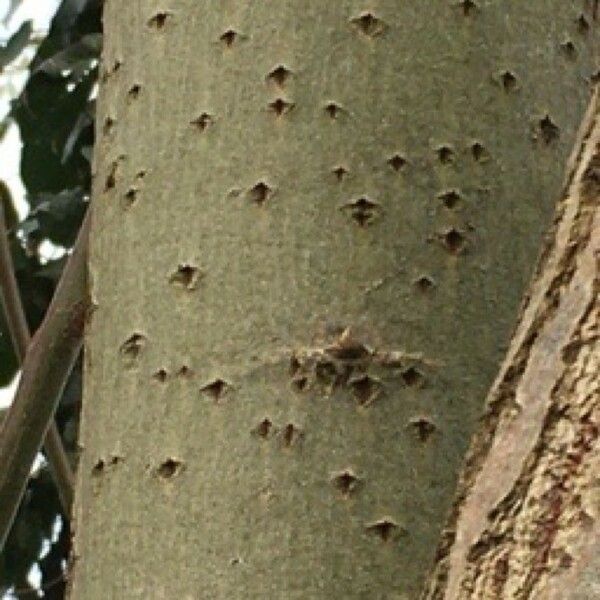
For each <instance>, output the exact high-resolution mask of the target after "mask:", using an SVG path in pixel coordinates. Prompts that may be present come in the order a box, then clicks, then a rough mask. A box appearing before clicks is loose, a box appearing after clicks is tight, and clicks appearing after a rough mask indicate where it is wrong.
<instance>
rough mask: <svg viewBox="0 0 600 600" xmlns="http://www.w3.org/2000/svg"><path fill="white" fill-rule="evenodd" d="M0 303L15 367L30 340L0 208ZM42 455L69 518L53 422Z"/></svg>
mask: <svg viewBox="0 0 600 600" xmlns="http://www.w3.org/2000/svg"><path fill="white" fill-rule="evenodd" d="M0 299H1V300H2V306H3V308H4V314H5V317H6V323H7V326H8V330H9V332H10V337H11V339H12V342H13V346H14V348H15V354H16V355H17V359H18V361H19V364H22V363H23V361H24V360H25V355H26V354H27V347H28V346H29V342H30V339H31V336H30V334H29V327H28V325H27V320H26V318H25V311H24V310H23V304H22V303H21V298H20V296H19V289H18V287H17V279H16V277H15V272H14V268H13V264H12V258H11V255H10V247H9V245H8V237H7V231H6V223H5V219H4V211H3V210H2V207H1V206H0ZM44 451H45V452H46V455H47V457H48V462H49V464H50V470H51V472H52V476H53V478H54V481H55V483H56V487H57V489H58V496H59V498H60V503H61V506H62V509H63V512H64V514H65V515H67V516H68V515H69V513H70V511H71V504H72V502H73V479H74V478H73V471H72V469H71V465H70V464H69V459H68V457H67V454H66V452H65V450H64V448H63V444H62V441H61V439H60V434H59V433H58V428H57V427H56V423H55V422H54V419H53V420H52V422H51V423H50V427H49V429H48V433H47V434H46V439H45V440H44Z"/></svg>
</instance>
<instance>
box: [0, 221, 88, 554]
mask: <svg viewBox="0 0 600 600" xmlns="http://www.w3.org/2000/svg"><path fill="white" fill-rule="evenodd" d="M88 229H89V218H87V217H86V218H85V219H84V222H83V225H82V227H81V231H80V232H79V235H78V238H77V243H76V245H75V249H74V251H73V253H72V254H71V256H70V257H69V260H68V262H67V265H66V266H65V269H64V273H63V276H62V277H61V280H60V282H59V284H58V286H57V288H56V291H55V292H54V296H53V298H52V302H51V303H50V306H49V307H48V311H47V314H46V317H45V318H44V321H43V322H42V324H41V325H40V326H39V328H38V329H37V331H36V332H35V335H34V336H33V338H32V339H31V342H30V343H29V346H28V348H27V354H26V355H25V360H24V362H23V370H22V374H21V379H20V380H19V386H18V387H17V392H16V394H15V398H14V400H13V403H12V404H11V405H10V407H9V409H8V412H7V414H6V416H5V417H4V420H3V421H2V428H1V429H0V546H3V545H4V542H5V540H6V536H7V535H8V532H9V530H10V527H11V525H12V522H13V519H14V517H15V514H16V511H17V508H18V506H19V502H20V501H21V497H22V496H23V492H24V491H25V486H26V484H27V479H28V478H29V473H30V471H31V466H32V464H33V459H34V458H35V455H36V453H37V452H38V451H39V450H40V447H41V445H42V442H43V441H44V438H45V437H46V434H47V431H48V427H49V426H50V424H51V423H52V420H53V418H54V413H55V411H56V406H57V404H58V402H59V400H60V398H61V395H62V392H63V389H64V387H65V384H66V382H67V379H68V377H69V374H70V373H71V369H72V367H73V364H74V363H75V361H76V360H77V357H78V355H79V352H80V350H81V344H82V338H83V326H84V321H85V318H86V315H87V313H88V309H89V304H88V293H87V287H88V286H87V278H86V260H87V236H88Z"/></svg>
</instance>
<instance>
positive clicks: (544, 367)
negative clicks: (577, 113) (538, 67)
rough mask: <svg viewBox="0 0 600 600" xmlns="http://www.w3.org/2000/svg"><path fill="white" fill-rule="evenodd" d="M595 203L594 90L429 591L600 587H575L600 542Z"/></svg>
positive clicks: (599, 171) (599, 141)
mask: <svg viewBox="0 0 600 600" xmlns="http://www.w3.org/2000/svg"><path fill="white" fill-rule="evenodd" d="M599 209H600V102H599V100H598V91H597V90H596V92H595V93H594V95H593V98H592V100H591V103H590V107H589V109H588V112H587V114H586V117H585V119H584V121H583V123H582V126H581V129H580V134H579V137H578V140H577V142H576V145H575V148H574V151H573V154H572V157H571V160H570V161H569V167H568V172H567V178H566V186H565V191H564V193H563V196H562V198H561V200H560V202H559V203H558V206H557V212H556V218H555V222H554V226H553V228H552V232H551V234H550V236H549V242H548V244H547V247H546V249H545V250H544V253H543V255H542V257H541V260H540V264H539V266H538V269H537V272H536V275H535V278H534V279H533V282H532V284H531V287H530V291H529V293H528V295H527V300H526V302H525V305H524V307H523V309H522V313H521V316H520V320H519V324H518V327H517V328H516V331H515V334H514V336H513V340H512V342H511V345H510V347H509V351H508V353H507V357H506V359H505V361H504V363H503V365H502V368H501V370H500V373H499V375H498V377H497V379H496V382H495V384H494V386H493V387H492V389H491V391H490V394H489V398H488V402H487V411H486V414H485V417H484V419H483V421H482V426H481V428H480V429H479V430H478V432H477V433H476V435H475V437H474V441H473V444H472V446H471V449H470V451H469V454H468V459H467V461H466V467H465V470H464V472H463V475H462V477H461V481H460V484H459V487H458V490H459V491H458V495H457V501H456V504H455V506H454V508H453V515H452V519H451V522H450V525H449V527H448V529H447V531H446V532H445V536H444V537H445V540H444V542H443V544H442V545H441V546H440V549H439V556H438V564H437V569H436V571H435V574H434V577H433V579H432V582H431V586H430V588H429V591H428V592H427V593H425V594H424V596H423V597H424V598H430V599H441V598H444V599H447V600H459V599H463V598H464V599H467V598H511V599H515V600H526V599H528V598H536V599H540V600H541V599H556V600H559V599H562V598H575V597H582V598H583V597H586V598H588V597H589V598H592V597H596V596H597V593H596V595H594V596H592V595H591V594H592V592H591V591H590V595H589V596H576V591H575V590H576V587H577V584H581V585H582V586H583V585H590V584H589V582H587V583H585V582H584V583H582V582H581V581H580V573H581V572H582V571H584V570H585V568H586V565H587V564H588V563H589V561H590V560H592V559H593V554H594V552H597V550H598V544H599V539H600V538H599V535H600V525H599V522H598V519H599V518H600V515H599V514H598V510H599V504H598V499H599V488H598V472H599V470H600V441H599V433H600V268H599V267H600V210H599ZM595 585H596V588H595V589H596V592H598V587H599V586H600V580H598V579H597V578H596V581H595Z"/></svg>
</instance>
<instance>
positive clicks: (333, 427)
mask: <svg viewBox="0 0 600 600" xmlns="http://www.w3.org/2000/svg"><path fill="white" fill-rule="evenodd" d="M152 4H153V3H150V2H142V1H138V2H131V3H127V4H124V3H120V5H119V6H117V5H116V3H114V2H111V3H107V6H106V15H105V30H106V42H105V51H104V59H103V63H104V77H103V84H102V86H101V91H100V98H99V106H98V111H99V112H98V123H99V125H98V134H99V139H100V141H99V143H98V145H97V148H96V170H97V173H96V178H95V192H94V214H93V217H94V219H93V224H92V243H91V250H90V276H91V286H92V289H91V293H92V299H93V301H94V303H95V304H97V306H98V308H97V310H96V311H95V312H94V314H93V318H92V321H91V325H90V327H89V331H88V335H87V345H86V368H85V373H86V380H85V400H84V409H83V415H82V431H81V436H82V445H83V452H82V459H81V463H80V472H79V476H78V490H77V494H78V498H77V500H76V509H75V519H76V523H75V525H76V537H75V554H74V556H75V559H76V560H75V567H74V574H73V586H72V592H71V597H72V598H85V599H86V600H87V599H94V598H106V597H126V598H130V597H131V598H136V597H140V598H148V597H152V598H163V597H165V598H211V599H212V598H228V599H229V598H240V599H241V598H244V599H246V598H286V599H293V598H298V599H300V598H302V599H305V598H315V599H316V598H365V599H366V598H369V599H372V598H382V599H392V598H397V599H400V598H414V597H416V595H417V593H418V590H419V587H420V585H421V584H422V581H423V579H424V576H425V573H426V571H427V569H428V567H429V566H430V565H431V564H432V562H433V554H434V551H435V547H436V543H437V537H438V535H439V532H440V529H441V527H442V525H443V521H444V516H445V514H446V512H447V510H448V508H449V506H450V503H451V501H452V494H453V490H454V486H455V483H456V476H457V470H458V467H459V464H460V460H461V457H462V455H463V453H464V450H465V448H466V445H467V441H468V438H469V435H470V433H471V431H472V429H473V427H474V424H475V420H476V418H477V416H478V414H479V413H480V411H481V408H482V404H483V399H484V397H485V392H486V390H487V388H488V386H489V384H490V383H491V380H492V377H493V375H494V374H495V370H496V368H497V365H498V364H499V362H500V359H501V357H502V354H503V347H504V345H505V344H506V341H507V339H508V336H509V333H510V328H511V324H512V323H513V320H514V317H515V314H516V310H517V307H518V303H519V300H520V296H521V294H522V291H523V289H524V285H525V283H526V281H527V279H528V277H529V276H530V273H531V270H532V267H533V264H534V262H535V258H536V253H537V248H538V246H539V244H540V240H541V236H542V233H543V231H544V229H545V227H546V226H547V225H548V221H549V219H550V216H551V214H552V208H553V199H554V198H555V197H556V195H557V194H558V192H559V190H560V183H561V177H562V165H563V164H564V162H565V159H566V156H567V153H568V151H569V149H570V147H571V144H572V142H573V138H574V134H575V130H576V127H577V125H578V123H579V120H580V118H581V114H582V112H583V109H584V107H585V104H586V101H587V98H588V94H589V77H590V76H591V74H592V72H593V70H594V62H593V57H594V50H595V48H596V47H597V41H598V36H597V33H596V32H594V29H593V28H592V17H591V15H590V14H589V12H584V13H583V14H582V12H581V10H580V5H581V3H579V2H560V3H556V2H552V1H550V0H537V1H535V2H528V3H523V2H517V1H514V2H504V3H492V2H483V1H482V2H478V3H477V4H476V5H474V6H473V3H470V2H464V3H460V4H457V3H453V2H435V3H416V2H410V3H409V2H396V1H395V0H380V1H378V2H375V3H371V4H370V5H369V9H368V10H370V11H372V12H364V11H365V10H366V9H365V5H364V4H363V3H358V2H354V1H350V0H336V2H323V1H322V0H321V1H319V2H317V1H315V0H303V1H302V2H298V1H297V0H296V1H291V0H287V1H284V0H281V1H279V2H273V3H263V2H260V3H259V2H241V1H240V0H238V1H233V0H227V1H223V0H221V1H219V2H217V1H216V0H210V1H206V2H202V3H198V2H195V1H192V0H186V1H182V2H178V3H173V8H172V9H171V8H169V9H167V10H166V12H164V13H162V12H159V13H157V12H156V10H153V9H152ZM470 7H471V8H470ZM580 16H581V17H582V18H583V19H585V24H587V25H588V27H587V29H586V27H585V26H584V23H583V21H581V19H579V17H580ZM567 42H570V43H571V44H572V46H571V45H569V44H568V43H567Z"/></svg>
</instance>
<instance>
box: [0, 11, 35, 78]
mask: <svg viewBox="0 0 600 600" xmlns="http://www.w3.org/2000/svg"><path fill="white" fill-rule="evenodd" d="M31 31H32V24H31V21H25V22H24V23H23V24H22V25H21V27H19V29H18V30H17V31H16V32H15V33H13V35H12V36H11V37H10V39H9V40H8V42H6V45H5V46H2V47H0V71H3V70H4V69H5V67H6V66H7V65H8V64H10V63H11V62H12V61H13V60H15V58H17V56H19V54H21V52H22V51H23V48H25V46H27V44H28V43H29V39H30V37H31Z"/></svg>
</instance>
